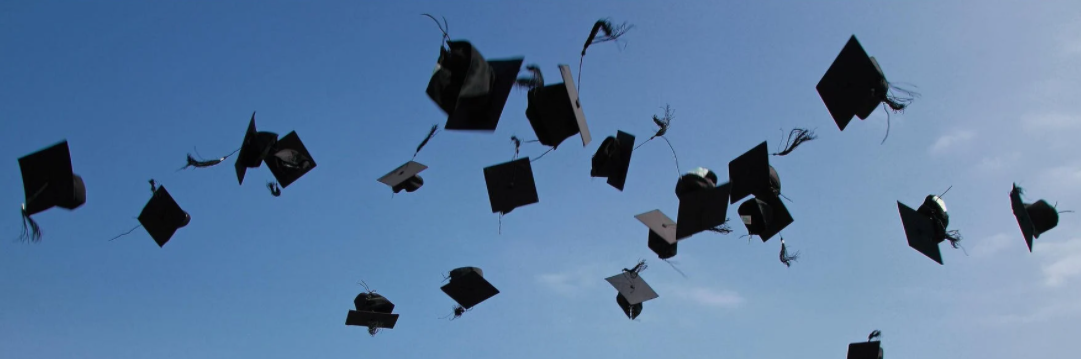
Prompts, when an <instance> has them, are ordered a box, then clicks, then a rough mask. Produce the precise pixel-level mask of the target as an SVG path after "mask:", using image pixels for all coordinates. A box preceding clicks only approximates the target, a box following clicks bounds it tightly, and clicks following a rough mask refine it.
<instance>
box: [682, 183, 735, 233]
mask: <svg viewBox="0 0 1081 359" xmlns="http://www.w3.org/2000/svg"><path fill="white" fill-rule="evenodd" d="M683 178H686V176H684V177H683ZM680 181H683V179H682V178H681V180H680ZM677 187H678V186H677ZM731 189H732V186H731V184H729V183H725V184H722V185H720V186H717V187H713V186H710V187H709V188H701V189H698V190H694V191H687V192H684V193H683V194H682V195H681V196H679V213H678V215H677V219H676V223H679V225H678V226H676V239H677V240H680V239H684V238H687V237H690V236H692V235H695V234H697V233H700V232H703V231H706V230H709V229H711V228H715V227H717V226H720V225H722V224H724V222H725V220H726V216H727V214H728V193H729V191H731Z"/></svg>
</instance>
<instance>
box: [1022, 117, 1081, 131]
mask: <svg viewBox="0 0 1081 359" xmlns="http://www.w3.org/2000/svg"><path fill="white" fill-rule="evenodd" d="M1021 125H1022V127H1023V129H1024V130H1025V131H1029V132H1034V133H1039V134H1044V135H1046V134H1048V133H1050V132H1049V131H1066V130H1074V129H1078V128H1081V115H1077V114H1067V113H1062V112H1045V113H1032V114H1028V115H1025V116H1023V117H1022V118H1021Z"/></svg>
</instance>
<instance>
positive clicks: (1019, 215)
mask: <svg viewBox="0 0 1081 359" xmlns="http://www.w3.org/2000/svg"><path fill="white" fill-rule="evenodd" d="M1010 205H1011V206H1012V207H1013V216H1014V218H1016V219H1017V225H1018V226H1019V227H1021V235H1023V236H1025V244H1026V245H1028V251H1029V252H1030V253H1031V252H1032V238H1033V237H1034V236H1035V234H1036V226H1035V225H1034V224H1033V223H1032V218H1029V216H1028V210H1027V209H1025V203H1024V202H1023V201H1022V200H1021V191H1020V189H1019V188H1017V184H1016V183H1015V184H1014V185H1013V190H1011V191H1010Z"/></svg>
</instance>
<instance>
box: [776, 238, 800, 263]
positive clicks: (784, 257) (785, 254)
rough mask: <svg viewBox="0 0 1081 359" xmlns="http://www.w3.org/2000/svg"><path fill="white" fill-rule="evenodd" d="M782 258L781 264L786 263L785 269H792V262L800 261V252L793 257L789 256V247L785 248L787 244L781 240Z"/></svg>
mask: <svg viewBox="0 0 1081 359" xmlns="http://www.w3.org/2000/svg"><path fill="white" fill-rule="evenodd" d="M780 257H781V263H784V265H785V267H791V266H792V262H795V261H796V260H797V259H799V252H798V251H797V252H796V253H793V254H792V255H789V254H788V247H787V246H785V244H784V238H781V255H780Z"/></svg>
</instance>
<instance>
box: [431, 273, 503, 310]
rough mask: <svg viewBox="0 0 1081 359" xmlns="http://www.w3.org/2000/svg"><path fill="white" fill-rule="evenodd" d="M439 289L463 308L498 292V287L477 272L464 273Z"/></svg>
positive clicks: (469, 306) (471, 306)
mask: <svg viewBox="0 0 1081 359" xmlns="http://www.w3.org/2000/svg"><path fill="white" fill-rule="evenodd" d="M440 289H442V290H443V293H446V294H447V296H449V297H450V298H451V299H454V301H455V302H457V303H458V305H460V306H462V308H465V309H469V308H473V307H474V306H476V305H477V304H480V303H481V302H483V301H486V300H488V299H489V298H491V297H494V296H495V295H496V294H499V289H496V288H495V287H494V286H492V284H491V283H488V280H486V279H484V277H482V276H481V275H480V274H477V272H469V273H466V274H465V275H463V276H461V277H458V278H456V279H454V280H452V281H451V283H447V284H446V285H444V286H443V287H442V288H440Z"/></svg>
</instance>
